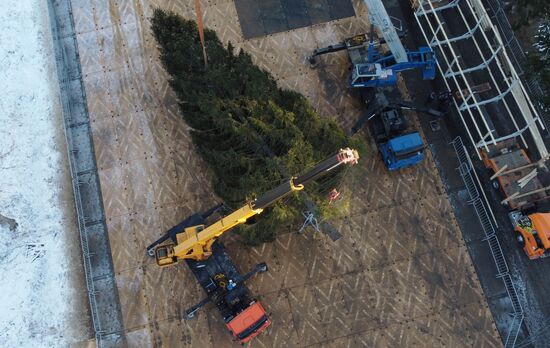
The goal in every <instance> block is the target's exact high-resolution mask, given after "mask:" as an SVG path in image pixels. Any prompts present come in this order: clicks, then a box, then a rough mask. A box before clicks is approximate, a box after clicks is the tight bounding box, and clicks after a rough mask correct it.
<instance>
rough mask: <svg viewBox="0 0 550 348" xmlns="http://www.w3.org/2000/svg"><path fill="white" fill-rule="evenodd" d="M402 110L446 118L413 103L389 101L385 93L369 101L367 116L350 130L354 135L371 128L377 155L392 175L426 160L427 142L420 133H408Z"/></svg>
mask: <svg viewBox="0 0 550 348" xmlns="http://www.w3.org/2000/svg"><path fill="white" fill-rule="evenodd" d="M402 110H411V111H417V112H424V113H427V114H429V115H432V116H435V117H441V116H443V113H442V112H440V111H438V110H434V109H431V108H428V107H425V106H421V105H417V104H415V103H412V102H407V101H395V102H391V101H388V98H387V97H386V95H385V94H384V93H383V92H382V91H377V92H376V93H375V94H374V96H372V97H371V98H369V104H368V108H367V112H366V113H365V115H364V116H363V117H361V118H360V119H359V120H358V121H357V122H356V123H355V125H354V126H353V128H352V129H351V135H354V134H355V133H357V132H359V131H360V130H361V129H362V128H363V127H364V126H365V125H367V124H368V125H369V131H370V133H371V136H372V137H373V139H374V141H375V142H376V146H377V147H378V152H379V153H380V155H381V157H382V160H383V161H384V164H385V165H386V167H387V168H388V170H390V171H394V170H398V169H403V168H407V167H411V166H414V165H416V164H418V163H420V162H422V160H423V159H424V148H425V145H424V141H423V140H422V137H421V136H420V133H419V132H418V131H415V130H411V129H409V123H408V122H407V118H406V117H405V115H404V114H403V112H402Z"/></svg>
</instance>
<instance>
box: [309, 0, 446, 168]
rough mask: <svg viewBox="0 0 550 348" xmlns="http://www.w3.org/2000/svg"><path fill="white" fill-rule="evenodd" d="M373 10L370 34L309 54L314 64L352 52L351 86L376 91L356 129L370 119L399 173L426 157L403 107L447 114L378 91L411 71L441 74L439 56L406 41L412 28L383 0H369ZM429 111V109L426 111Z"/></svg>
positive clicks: (387, 162)
mask: <svg viewBox="0 0 550 348" xmlns="http://www.w3.org/2000/svg"><path fill="white" fill-rule="evenodd" d="M364 2H365V5H366V6H367V8H368V10H369V19H370V22H371V30H370V33H369V34H361V35H356V36H354V37H351V38H349V39H346V40H344V41H343V42H340V43H337V44H334V45H330V46H327V47H323V48H318V49H316V50H314V51H313V54H312V55H311V56H310V57H309V62H310V64H312V66H314V65H315V64H316V57H317V56H320V55H323V54H327V53H331V52H336V51H342V50H347V53H348V56H349V58H350V61H351V64H352V69H351V70H352V71H351V74H350V77H349V86H350V87H351V88H361V89H362V91H367V92H366V93H367V94H368V93H371V96H372V97H373V98H371V100H369V99H368V98H366V99H365V100H367V101H368V102H369V104H370V107H369V110H368V111H367V113H366V115H365V116H364V117H362V118H361V119H360V120H359V121H358V122H357V124H356V125H355V126H354V128H353V129H352V133H353V134H354V133H356V132H357V131H358V130H359V129H361V128H362V127H363V126H364V125H365V124H367V123H369V128H370V132H371V135H372V136H373V137H374V140H375V141H376V144H377V146H378V150H379V152H380V154H381V155H382V158H383V160H384V163H385V165H386V167H387V168H388V169H389V170H391V171H393V170H397V169H401V168H406V167H410V166H412V165H415V164H417V163H420V162H421V161H422V159H423V158H424V148H425V145H424V142H423V140H422V137H421V136H420V134H419V133H418V132H417V131H408V130H407V128H408V127H407V122H406V118H405V117H404V115H403V113H402V112H401V110H402V109H409V110H416V111H424V112H428V113H430V114H432V115H435V116H438V117H441V116H442V114H441V113H440V112H438V111H436V110H433V109H426V108H422V107H418V106H415V105H413V104H411V103H407V102H403V101H401V102H398V103H392V104H390V103H388V101H387V99H386V98H385V96H384V94H383V93H382V92H379V93H375V94H374V95H372V92H368V91H372V90H376V89H377V88H381V87H391V86H395V85H396V84H397V74H398V73H399V72H403V71H406V70H411V69H419V70H421V72H422V78H423V79H424V80H432V79H434V78H435V71H436V58H435V54H434V52H433V50H432V49H431V48H430V47H427V46H422V47H419V48H418V49H417V50H416V51H407V50H406V49H405V48H404V47H403V44H402V42H401V37H403V36H404V35H405V34H406V32H405V31H404V30H402V29H401V28H400V29H399V30H396V27H395V26H394V25H393V22H392V19H391V18H390V16H389V15H388V13H387V12H386V9H385V7H384V4H383V3H382V0H364ZM375 28H376V29H378V31H379V32H380V33H381V38H380V39H378V40H374V39H373V36H374V32H375V30H374V29H375ZM382 44H385V45H386V46H387V47H388V49H389V51H390V52H389V53H387V54H383V53H381V45H382ZM423 109H426V110H423Z"/></svg>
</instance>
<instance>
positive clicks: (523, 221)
mask: <svg viewBox="0 0 550 348" xmlns="http://www.w3.org/2000/svg"><path fill="white" fill-rule="evenodd" d="M509 216H510V221H512V225H513V226H514V229H515V234H516V240H517V241H518V243H519V244H520V245H521V246H522V247H523V250H525V253H526V254H527V256H529V258H530V259H531V260H534V259H538V258H541V257H547V256H549V255H550V251H549V250H550V213H534V214H529V215H523V214H522V213H521V212H520V211H518V210H515V211H512V212H510V214H509Z"/></svg>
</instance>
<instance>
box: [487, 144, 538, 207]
mask: <svg viewBox="0 0 550 348" xmlns="http://www.w3.org/2000/svg"><path fill="white" fill-rule="evenodd" d="M489 150H490V151H489V152H486V151H484V150H482V151H481V156H482V159H483V163H484V164H485V166H486V167H487V168H489V169H492V170H493V172H494V173H496V172H498V171H499V170H501V169H502V168H503V167H504V166H507V167H506V169H504V172H506V171H509V170H512V169H515V168H521V167H523V166H526V165H529V164H531V160H530V159H529V157H528V156H527V154H526V153H525V151H524V150H523V149H521V148H520V147H519V145H518V144H517V143H516V142H514V141H506V142H503V143H500V144H497V145H491V146H489ZM535 168H536V167H528V168H524V169H519V170H517V171H514V172H512V173H508V174H504V175H500V176H498V177H497V180H498V183H499V185H500V187H501V189H502V191H503V193H504V195H505V196H506V197H510V196H512V195H513V194H515V193H516V192H517V193H519V195H522V194H524V193H527V192H530V191H533V190H537V189H540V188H542V184H541V182H540V180H539V179H538V177H534V178H532V179H531V180H530V181H529V182H528V183H527V185H525V186H524V187H523V188H522V187H520V186H519V184H518V180H519V179H521V178H523V177H524V176H526V175H527V174H529V173H530V172H531V171H533V169H535ZM544 197H545V195H544V193H542V192H541V193H535V194H532V195H529V196H526V197H521V198H517V199H511V200H509V201H508V204H509V206H510V208H512V209H516V208H521V207H523V206H526V205H530V204H532V203H534V202H535V201H537V200H540V199H542V198H544Z"/></svg>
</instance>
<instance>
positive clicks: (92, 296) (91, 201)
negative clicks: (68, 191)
mask: <svg viewBox="0 0 550 348" xmlns="http://www.w3.org/2000/svg"><path fill="white" fill-rule="evenodd" d="M47 3H48V11H49V15H50V26H51V32H52V39H53V43H54V51H55V59H56V66H57V74H58V79H59V86H60V102H61V106H62V110H63V122H64V133H65V141H66V145H67V150H68V155H69V156H68V157H69V164H70V174H71V179H72V186H73V193H74V200H75V207H76V213H77V217H78V230H79V235H80V244H81V248H82V259H83V266H84V276H85V281H86V289H87V293H88V300H89V303H90V312H91V319H92V324H93V328H94V333H95V339H96V345H97V346H98V347H103V346H116V345H118V343H120V342H123V341H124V338H123V336H122V335H121V333H122V331H123V326H122V319H121V316H120V307H119V303H118V292H117V289H116V285H115V282H114V272H113V268H112V260H111V253H110V248H109V242H108V236H107V228H106V225H105V217H104V210H103V203H102V197H101V191H100V186H99V178H98V175H97V166H96V163H95V154H94V149H93V140H92V137H91V128H90V127H91V126H90V122H89V119H88V110H87V106H86V105H87V103H86V98H85V92H84V85H83V83H82V80H81V68H80V59H79V56H78V45H77V39H76V36H75V34H74V22H73V18H72V9H71V2H70V1H67V0H48V1H47ZM61 21H63V22H61ZM66 45H67V46H68V47H70V49H71V53H72V54H73V55H69V52H68V51H67V49H66ZM75 97H76V99H77V100H76V102H78V104H75ZM107 260H108V261H107ZM121 337H122V338H121Z"/></svg>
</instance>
